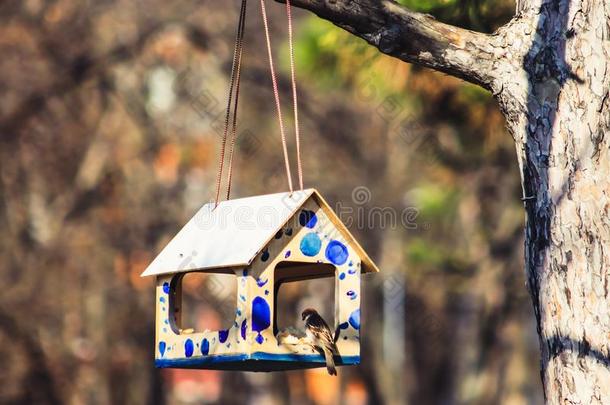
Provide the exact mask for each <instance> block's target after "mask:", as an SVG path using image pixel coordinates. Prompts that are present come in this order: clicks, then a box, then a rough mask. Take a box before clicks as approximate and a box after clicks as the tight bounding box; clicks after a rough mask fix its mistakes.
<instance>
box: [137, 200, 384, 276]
mask: <svg viewBox="0 0 610 405" xmlns="http://www.w3.org/2000/svg"><path fill="white" fill-rule="evenodd" d="M312 195H313V196H314V198H315V199H316V201H317V202H318V204H319V205H320V206H321V207H322V208H323V209H324V211H325V213H326V215H328V216H329V217H331V220H332V222H333V223H334V224H335V226H337V227H338V228H339V229H340V230H341V231H342V233H343V234H344V236H345V237H346V238H347V239H348V240H349V241H350V242H351V243H352V244H353V246H354V248H355V249H356V251H357V252H358V253H359V254H360V256H361V259H362V271H363V272H377V271H379V269H377V267H376V266H375V264H374V263H373V262H372V261H371V259H370V258H369V257H368V255H367V254H366V252H364V250H363V249H362V247H361V246H360V245H359V244H358V242H357V241H356V240H355V239H354V237H353V236H352V235H351V234H350V232H349V231H348V230H347V228H346V227H345V225H343V223H341V221H340V220H339V218H338V217H337V215H336V214H335V213H334V211H333V210H332V209H331V208H330V206H329V205H328V204H327V203H326V201H324V199H323V198H322V197H321V196H320V194H319V193H318V192H317V191H316V190H314V189H306V190H302V191H295V192H293V193H292V194H290V193H278V194H267V195H261V196H256V197H247V198H239V199H236V200H228V201H222V202H220V203H219V204H218V206H217V207H216V208H215V209H214V203H208V204H205V205H204V206H203V207H201V209H199V211H198V212H197V213H196V214H195V216H194V217H193V218H191V220H190V221H189V222H188V223H187V224H186V225H185V226H184V227H183V228H182V229H181V230H180V232H178V234H177V235H176V236H174V238H173V239H172V240H171V241H170V242H169V243H168V244H167V246H165V248H163V250H162V251H161V253H159V255H158V256H157V257H156V258H155V260H153V262H152V263H151V264H150V265H149V266H148V267H147V268H146V270H144V272H143V273H142V276H154V275H160V274H170V273H179V272H184V271H190V270H205V269H212V268H213V269H219V268H234V267H245V266H248V265H249V264H250V263H251V262H252V260H254V258H255V257H256V255H257V254H258V253H259V252H260V251H261V250H262V249H264V248H265V246H267V244H268V243H269V241H270V240H271V239H272V238H273V237H274V236H275V234H276V233H277V232H278V231H279V230H280V228H282V226H284V225H285V224H286V223H287V222H288V220H290V218H292V216H293V215H294V214H295V213H296V211H297V210H298V209H299V208H300V207H301V206H302V205H303V204H304V203H305V202H306V201H307V200H308V199H309V197H311V196H312Z"/></svg>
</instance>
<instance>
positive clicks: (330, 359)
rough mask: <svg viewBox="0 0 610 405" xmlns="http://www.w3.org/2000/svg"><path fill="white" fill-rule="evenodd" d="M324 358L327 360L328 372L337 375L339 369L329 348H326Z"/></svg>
mask: <svg viewBox="0 0 610 405" xmlns="http://www.w3.org/2000/svg"><path fill="white" fill-rule="evenodd" d="M324 359H325V360H326V370H328V374H330V375H337V369H336V368H335V359H334V358H333V352H332V350H330V349H329V348H327V347H325V348H324Z"/></svg>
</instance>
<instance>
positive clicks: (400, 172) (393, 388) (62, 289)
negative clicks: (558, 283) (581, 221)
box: [0, 0, 542, 404]
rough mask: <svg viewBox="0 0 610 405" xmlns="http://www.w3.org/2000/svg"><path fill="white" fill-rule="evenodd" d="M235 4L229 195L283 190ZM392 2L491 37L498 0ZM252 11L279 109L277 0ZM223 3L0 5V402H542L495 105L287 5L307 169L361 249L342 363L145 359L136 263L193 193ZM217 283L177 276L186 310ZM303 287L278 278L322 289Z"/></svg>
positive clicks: (511, 184)
mask: <svg viewBox="0 0 610 405" xmlns="http://www.w3.org/2000/svg"><path fill="white" fill-rule="evenodd" d="M250 3H252V4H250V5H249V9H248V12H249V16H248V24H247V32H246V37H247V43H246V55H245V61H244V82H243V85H242V98H241V101H242V102H241V105H240V124H239V125H240V126H239V131H238V132H239V137H238V140H237V152H236V153H237V155H236V163H235V165H236V167H235V170H236V177H235V185H234V189H233V190H234V191H233V195H234V196H236V197H237V196H247V195H254V194H259V193H269V192H276V191H283V190H285V189H286V180H285V178H284V176H283V161H282V156H281V144H280V142H279V135H278V130H277V124H276V121H275V112H274V106H273V101H272V100H273V98H272V92H271V86H270V81H269V74H268V71H267V65H266V63H267V62H266V59H265V53H264V51H263V49H264V42H263V37H262V31H261V23H260V11H259V9H258V4H257V3H256V2H250ZM401 3H402V4H404V5H406V6H408V7H411V8H413V9H416V10H418V11H422V12H425V13H429V14H432V15H434V16H435V17H436V18H437V19H439V20H441V21H445V22H447V23H452V24H456V25H459V26H462V27H466V28H470V29H475V30H481V31H485V32H490V33H491V32H493V30H494V29H496V28H497V27H499V26H500V25H501V24H502V23H504V22H506V21H508V19H509V18H510V17H511V15H512V13H513V10H514V4H513V2H512V1H508V0H446V1H442V0H403V1H401ZM268 8H269V12H270V17H271V22H272V24H271V25H272V27H271V28H272V34H273V42H274V46H275V47H276V52H277V53H278V56H279V59H278V63H279V64H280V66H281V67H282V68H281V69H280V78H279V79H280V90H281V93H282V100H283V102H284V115H285V116H286V121H287V123H288V126H290V125H291V123H292V121H291V120H292V118H291V114H292V112H291V110H290V108H289V105H290V104H289V100H290V98H289V97H290V81H289V75H288V74H289V73H288V60H287V44H286V42H285V39H286V24H285V14H284V8H283V5H280V4H277V3H273V2H268ZM237 9H238V2H237V1H229V2H216V1H194V0H175V1H172V2H167V1H161V0H135V1H134V0H105V1H97V2H77V1H74V0H26V1H13V0H7V1H4V2H2V3H0V21H1V24H0V33H1V35H0V52H1V55H2V58H0V72H2V75H0V89H1V90H2V93H3V97H2V98H1V99H0V136H1V140H0V169H1V171H0V174H1V177H0V196H1V199H0V226H1V227H2V233H1V234H0V252H1V253H2V254H1V257H0V280H1V281H2V283H3V284H4V285H5V288H4V292H3V293H2V294H1V295H0V354H1V356H2V358H3V360H4V366H3V367H2V369H0V387H2V388H0V403H7V404H30V403H35V404H38V403H40V404H59V403H69V404H106V403H111V404H143V403H169V404H208V403H210V404H243V403H251V404H267V403H268V404H284V403H285V404H288V403H289V404H338V403H341V404H365V403H389V404H403V403H409V404H496V403H502V404H538V403H542V397H541V389H540V388H541V387H540V382H539V374H538V343H537V337H536V333H535V328H534V321H533V315H532V311H531V305H530V300H529V297H528V296H527V293H526V289H525V287H524V283H525V279H524V276H523V257H522V250H523V249H522V246H523V238H522V234H523V231H522V228H523V217H524V213H523V210H522V203H521V201H520V197H521V189H520V185H519V173H518V170H517V166H516V164H515V163H516V162H515V154H514V151H513V143H512V140H511V139H510V136H509V135H508V134H507V133H506V130H505V128H504V122H503V118H502V116H501V115H500V113H499V111H498V109H497V106H496V104H495V102H494V101H493V99H492V98H491V96H490V95H489V94H488V93H487V92H485V91H483V90H481V89H479V88H477V87H475V86H473V85H470V84H467V83H464V82H462V81H460V80H457V79H454V78H451V77H447V76H445V75H442V74H439V73H435V72H431V71H429V70H426V69H422V68H419V67H416V66H411V65H408V64H405V63H402V62H400V61H397V60H395V59H391V58H389V57H387V56H384V55H381V54H380V53H379V52H378V51H377V50H376V49H374V48H372V47H369V46H368V45H366V44H365V43H364V42H363V41H362V40H359V39H356V38H354V37H352V36H350V35H349V34H347V33H345V32H343V31H342V30H340V29H338V28H336V27H334V26H333V25H331V24H329V23H327V22H325V21H322V20H320V19H318V18H317V17H315V16H312V15H310V14H308V13H306V12H302V11H295V15H296V17H297V21H296V26H297V32H296V57H297V75H298V82H299V95H300V109H301V114H302V116H301V120H302V134H303V157H304V166H305V180H306V186H312V187H316V188H318V189H319V190H320V191H321V192H322V194H323V195H324V196H325V197H327V198H328V200H329V201H330V202H331V203H332V204H334V206H335V207H336V210H337V211H338V212H339V214H340V215H341V216H342V218H343V219H344V221H345V222H346V223H348V225H349V226H350V228H351V230H352V231H353V232H354V233H355V234H356V236H357V237H359V238H360V239H361V240H362V242H363V244H364V246H365V247H366V248H367V250H368V251H369V253H371V255H372V256H373V258H374V259H375V260H376V261H377V263H378V264H379V265H380V267H381V268H382V273H380V274H378V275H375V276H371V277H366V278H364V280H363V282H364V294H363V299H364V302H363V325H364V326H363V328H364V329H363V338H362V356H363V363H362V365H361V366H360V367H352V368H341V369H340V371H339V374H340V376H339V378H331V377H329V376H327V375H326V374H325V372H324V370H308V371H294V372H288V373H274V374H253V373H238V372H231V373H229V372H213V371H185V370H156V369H154V368H153V366H152V359H153V351H154V347H153V346H154V342H153V339H154V330H153V324H152V322H153V319H154V314H153V309H154V296H153V288H152V287H153V282H152V280H150V279H142V278H140V277H139V274H140V273H141V272H142V271H143V269H144V268H145V267H146V265H147V264H148V262H149V261H150V260H151V259H152V258H153V257H154V255H155V253H156V252H158V251H159V250H160V249H161V248H162V247H163V246H164V244H165V243H167V241H168V240H169V239H170V238H171V237H172V236H173V235H174V234H175V233H176V232H177V230H178V229H179V227H180V226H181V225H182V224H183V223H184V222H185V221H186V220H187V219H188V218H190V216H191V215H192V214H193V212H194V211H195V210H196V209H197V208H198V207H199V206H201V205H202V204H203V203H205V202H207V201H209V200H210V198H211V197H212V194H213V187H214V177H215V175H216V165H217V159H218V149H219V145H220V135H221V133H222V132H221V131H222V121H223V109H224V103H225V98H226V92H227V87H228V74H229V71H230V61H231V55H232V49H231V47H232V41H233V36H234V29H235V24H236V20H237ZM290 133H291V132H290ZM290 150H291V153H292V156H294V145H293V142H292V141H291V142H290ZM293 163H294V158H293ZM362 193H364V194H362ZM363 196H364V197H363ZM387 212H392V213H394V217H393V218H392V217H391V216H390V217H387V216H384V214H383V213H387ZM380 213H381V214H380ZM223 283H225V282H221V283H219V282H218V281H214V279H211V280H205V279H200V280H199V281H198V280H197V279H194V280H193V281H191V282H190V284H189V285H188V288H187V293H188V294H189V297H188V299H189V302H190V303H192V304H193V305H192V308H193V309H192V311H193V313H192V314H191V316H192V318H191V319H192V322H193V323H194V324H200V323H201V324H205V325H208V326H209V325H212V327H213V326H214V325H221V324H223V323H225V322H224V320H223V319H222V318H221V315H222V314H223V313H225V312H226V310H227V307H230V306H231V299H232V298H231V297H230V295H231V294H227V288H230V286H227V285H226V284H223ZM219 286H220V287H219ZM225 287H226V288H225ZM305 290H306V291H305ZM316 290H317V289H316V288H310V289H298V288H291V289H288V290H287V291H286V292H285V295H287V298H286V299H287V300H288V301H289V302H291V303H293V304H294V303H296V302H299V301H306V302H309V303H312V302H313V303H316V302H319V303H320V305H323V304H322V302H323V301H324V298H323V297H321V296H318V295H316V294H317V292H316ZM227 300H228V301H227ZM197 301H198V302H199V304H196V302H197ZM294 305H296V304H294ZM287 316H289V314H288V315H287ZM292 316H294V314H293V315H292ZM286 319H288V318H286Z"/></svg>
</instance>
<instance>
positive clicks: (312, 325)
mask: <svg viewBox="0 0 610 405" xmlns="http://www.w3.org/2000/svg"><path fill="white" fill-rule="evenodd" d="M301 317H302V318H303V321H305V333H306V335H307V337H308V338H309V339H310V340H311V342H312V343H313V346H314V348H315V349H316V350H318V351H321V352H323V353H324V359H325V360H326V370H328V374H330V375H337V370H336V369H335V360H334V358H333V355H334V354H338V353H339V350H338V349H337V345H336V344H335V341H334V339H333V336H332V334H331V331H330V328H329V327H328V324H327V323H326V322H325V321H324V319H323V318H322V317H321V316H320V314H318V312H317V311H316V310H315V309H311V308H307V309H306V310H304V311H303V313H302V314H301Z"/></svg>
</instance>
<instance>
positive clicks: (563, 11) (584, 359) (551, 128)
mask: <svg viewBox="0 0 610 405" xmlns="http://www.w3.org/2000/svg"><path fill="white" fill-rule="evenodd" d="M570 3H571V4H570ZM523 11H526V12H527V9H524V10H523ZM532 11H537V12H538V13H539V14H537V15H535V18H534V19H533V21H532V23H533V24H535V26H533V27H532V30H531V32H532V33H534V36H533V38H534V39H533V40H531V46H530V47H529V50H528V52H527V54H526V55H525V56H524V58H523V63H522V66H523V69H524V70H525V72H526V73H527V79H528V82H527V87H526V92H525V93H524V94H522V95H521V96H519V95H517V96H516V97H513V98H514V99H517V100H518V107H517V108H518V112H517V113H516V114H515V115H514V116H513V118H509V128H510V130H511V132H512V133H513V135H514V137H515V141H516V146H517V154H518V159H519V164H520V169H521V173H522V181H523V191H524V204H525V208H526V212H527V222H526V240H525V257H526V272H527V283H528V288H529V291H530V294H531V296H532V301H533V304H534V313H535V315H536V322H537V329H538V334H539V337H540V347H541V352H542V357H541V366H542V372H541V376H542V381H543V384H544V390H545V398H546V399H547V402H548V403H553V404H559V403H561V404H564V403H570V404H610V315H609V309H610V295H609V290H610V286H609V282H610V199H609V197H610V153H609V152H610V147H609V140H610V130H609V129H610V99H609V97H608V92H609V90H610V58H609V53H610V43H609V42H608V30H609V28H610V26H609V25H608V24H609V21H610V20H609V17H610V3H608V2H605V1H602V0H593V1H582V2H579V1H573V2H569V1H563V2H555V3H550V2H549V3H547V4H545V5H542V6H537V7H536V8H534V9H533V10H532ZM521 90H522V89H519V91H521ZM509 97H510V96H509ZM513 102H514V101H513ZM512 114H514V113H512ZM512 114H511V115H512ZM515 118H516V119H515Z"/></svg>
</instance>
